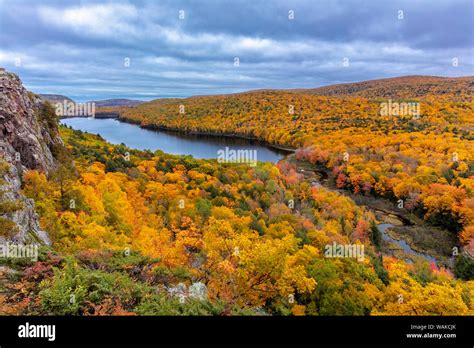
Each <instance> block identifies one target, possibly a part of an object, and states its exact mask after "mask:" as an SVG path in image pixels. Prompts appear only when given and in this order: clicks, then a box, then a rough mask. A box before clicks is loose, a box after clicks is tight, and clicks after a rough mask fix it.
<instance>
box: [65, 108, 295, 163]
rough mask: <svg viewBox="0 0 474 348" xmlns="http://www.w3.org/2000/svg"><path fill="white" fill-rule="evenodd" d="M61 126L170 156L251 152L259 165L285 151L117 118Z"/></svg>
mask: <svg viewBox="0 0 474 348" xmlns="http://www.w3.org/2000/svg"><path fill="white" fill-rule="evenodd" d="M61 123H62V124H64V125H67V126H70V127H72V128H73V129H78V130H81V131H84V132H88V133H92V134H99V135H100V136H101V137H102V138H104V139H105V140H107V141H108V142H110V143H112V144H122V143H123V144H125V145H126V146H128V147H130V148H134V149H139V150H146V149H148V150H152V151H155V150H162V151H164V152H166V153H169V154H173V155H192V156H193V157H194V158H200V159H216V158H217V157H218V151H219V150H221V151H225V148H226V147H227V148H228V149H229V150H236V151H237V150H254V151H255V152H254V153H255V154H256V157H257V158H256V159H257V160H258V161H261V162H273V163H276V162H278V161H279V160H280V159H282V158H283V157H284V156H285V155H286V154H288V152H286V151H283V150H278V149H275V148H271V147H269V146H265V145H264V144H262V143H259V142H258V141H254V140H249V139H241V138H229V137H219V136H208V135H193V134H184V133H180V132H173V131H162V130H149V129H144V128H141V127H139V126H137V125H133V124H129V123H125V122H121V121H119V120H117V119H111V118H106V119H98V118H86V117H73V118H65V119H62V120H61Z"/></svg>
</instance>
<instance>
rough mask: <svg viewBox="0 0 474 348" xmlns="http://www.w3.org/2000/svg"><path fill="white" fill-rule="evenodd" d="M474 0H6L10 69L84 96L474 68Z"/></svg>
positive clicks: (1, 15) (175, 93)
mask: <svg viewBox="0 0 474 348" xmlns="http://www.w3.org/2000/svg"><path fill="white" fill-rule="evenodd" d="M473 18H474V1H472V0H417V1H413V0H403V1H398V0H387V1H379V0H371V1H367V0H366V1H362V0H308V1H304V0H295V1H290V0H275V1H272V0H232V1H223V0H222V1H219V0H200V1H179V0H160V1H48V0H46V1H36V0H31V1H27V0H11V1H10V0H0V66H1V67H4V68H6V69H7V70H9V71H12V72H14V73H16V74H18V75H19V77H20V78H21V79H22V81H23V83H24V85H25V86H26V88H28V89H29V90H31V91H33V92H35V93H53V94H62V95H66V96H69V97H71V98H73V99H74V100H76V101H78V102H83V101H87V100H100V99H107V98H130V99H140V100H151V99H155V98H168V97H188V96H192V95H204V94H224V93H234V92H241V91H246V90H251V89H262V88H277V89H287V88H311V87H318V86H324V85H330V84H335V83H343V82H354V81H363V80H370V79H377V78H385V77H394V76H403V75H436V76H468V75H469V76H472V75H474V42H473V40H474V38H473V37H474V20H473Z"/></svg>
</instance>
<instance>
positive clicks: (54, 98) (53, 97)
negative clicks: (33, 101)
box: [39, 94, 74, 103]
mask: <svg viewBox="0 0 474 348" xmlns="http://www.w3.org/2000/svg"><path fill="white" fill-rule="evenodd" d="M39 96H40V98H41V99H43V100H47V101H49V102H51V103H57V102H60V103H62V102H64V100H67V102H68V103H70V102H72V103H74V100H72V99H71V98H69V97H66V96H65V95H61V94H39Z"/></svg>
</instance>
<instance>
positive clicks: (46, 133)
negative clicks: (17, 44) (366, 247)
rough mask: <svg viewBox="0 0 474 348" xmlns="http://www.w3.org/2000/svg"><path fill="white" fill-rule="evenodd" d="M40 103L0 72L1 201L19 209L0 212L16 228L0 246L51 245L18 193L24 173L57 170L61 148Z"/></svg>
mask: <svg viewBox="0 0 474 348" xmlns="http://www.w3.org/2000/svg"><path fill="white" fill-rule="evenodd" d="M43 103H44V101H42V100H41V99H40V98H39V97H37V96H36V95H34V94H33V93H30V92H28V91H27V90H26V89H25V88H24V87H23V85H22V83H21V81H20V79H19V78H18V77H17V76H16V75H15V74H12V73H9V72H7V71H5V70H4V69H2V68H0V161H2V162H3V163H5V162H6V163H7V169H6V170H3V172H2V173H0V181H1V182H2V187H1V190H2V191H3V192H2V195H0V198H1V200H2V201H11V202H16V203H15V204H17V203H18V206H19V207H20V208H19V209H17V210H14V211H0V217H2V218H3V219H7V220H10V221H11V222H13V223H14V224H15V225H16V226H17V228H15V229H14V230H15V232H14V233H12V234H8V233H5V231H3V234H2V235H0V242H2V243H4V242H5V241H11V242H15V243H27V242H33V241H34V242H42V243H46V244H49V242H50V241H49V238H48V235H47V233H46V232H44V231H42V230H41V229H40V227H39V224H38V217H37V215H36V213H35V211H34V202H33V200H31V199H28V198H26V197H25V196H23V195H22V194H21V192H20V189H21V176H22V174H23V173H24V171H26V170H29V169H36V170H40V171H43V172H45V173H48V172H50V171H51V170H53V169H54V168H55V166H56V161H55V159H54V156H53V153H54V149H55V147H58V146H62V145H63V144H62V140H61V138H60V136H59V133H58V129H57V121H56V120H54V119H49V120H48V119H45V117H44V115H45V114H46V113H45V112H44V108H45V107H46V106H45V104H43ZM7 232H8V231H7Z"/></svg>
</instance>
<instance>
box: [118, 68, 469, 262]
mask: <svg viewBox="0 0 474 348" xmlns="http://www.w3.org/2000/svg"><path fill="white" fill-rule="evenodd" d="M473 83H474V78H472V77H464V78H436V77H405V78H395V79H386V80H375V81H368V82H363V83H356V84H347V85H336V86H330V87H323V88H319V89H313V90H294V91H291V92H290V91H256V92H248V93H241V94H233V95H222V96H206V97H193V98H187V99H160V100H155V101H152V102H149V103H145V104H142V105H140V106H138V107H134V108H127V109H121V110H120V113H121V118H123V119H125V120H128V121H131V122H135V123H139V124H140V125H142V126H144V127H151V128H153V127H163V128H176V129H181V130H183V131H186V132H198V133H199V132H210V133H215V134H222V133H227V134H238V135H244V136H250V137H255V138H258V139H261V140H265V141H267V142H269V143H272V144H277V145H281V146H291V147H294V148H298V151H297V157H298V158H299V159H303V160H307V161H309V162H311V163H315V164H322V165H324V166H325V167H326V168H327V169H328V170H330V171H332V172H333V173H334V175H335V176H336V177H337V179H336V182H337V186H338V187H339V188H346V189H349V190H351V191H352V192H355V193H359V192H362V193H365V194H367V195H373V196H377V197H384V198H387V199H390V200H392V201H394V202H399V201H400V200H401V201H402V202H401V204H403V206H404V207H406V209H408V210H409V211H411V212H413V213H416V214H417V215H419V216H421V217H424V219H426V220H427V221H429V222H431V223H433V224H435V225H440V226H444V227H445V228H448V229H450V230H451V231H452V232H453V233H456V234H458V236H459V241H460V243H461V244H462V245H464V246H465V247H466V249H467V250H468V251H469V252H470V253H471V254H474V239H473V234H474V198H473V197H474V177H473V173H474V133H473V131H474V104H473V102H472V95H473V91H474V87H473ZM341 93H344V96H343V97H341V96H340V95H341ZM312 94H328V95H337V96H322V95H312ZM387 97H390V98H401V99H387ZM389 103H390V104H389ZM402 103H415V104H413V105H416V106H417V108H418V109H417V112H410V109H403V108H401V109H400V108H398V106H400V105H401V104H402ZM387 105H391V106H393V105H397V108H393V107H392V108H391V109H390V110H389V111H391V112H388V113H387V112H385V113H384V112H383V110H384V109H383V108H384V107H386V106H387ZM412 111H413V110H412Z"/></svg>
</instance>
